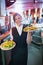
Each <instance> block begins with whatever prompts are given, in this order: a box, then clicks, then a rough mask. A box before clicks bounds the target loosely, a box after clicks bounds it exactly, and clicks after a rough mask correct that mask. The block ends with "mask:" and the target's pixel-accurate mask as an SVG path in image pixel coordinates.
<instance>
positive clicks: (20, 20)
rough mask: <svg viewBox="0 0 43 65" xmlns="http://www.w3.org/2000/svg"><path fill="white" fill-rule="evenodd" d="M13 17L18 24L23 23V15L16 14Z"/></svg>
mask: <svg viewBox="0 0 43 65" xmlns="http://www.w3.org/2000/svg"><path fill="white" fill-rule="evenodd" d="M13 19H14V22H15V23H16V24H17V25H18V26H20V25H21V22H22V17H21V15H19V14H16V15H15V16H14V17H13Z"/></svg>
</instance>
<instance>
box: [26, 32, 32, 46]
mask: <svg viewBox="0 0 43 65" xmlns="http://www.w3.org/2000/svg"><path fill="white" fill-rule="evenodd" d="M31 41H32V36H31V31H28V33H27V39H26V42H27V44H28V45H29V44H30V43H31Z"/></svg>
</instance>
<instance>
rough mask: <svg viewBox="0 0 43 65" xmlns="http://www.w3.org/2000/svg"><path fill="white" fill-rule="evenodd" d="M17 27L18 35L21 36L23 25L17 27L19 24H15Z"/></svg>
mask: <svg viewBox="0 0 43 65" xmlns="http://www.w3.org/2000/svg"><path fill="white" fill-rule="evenodd" d="M15 27H16V28H17V31H18V34H19V35H20V36H21V34H22V29H23V25H20V26H17V24H16V23H15Z"/></svg>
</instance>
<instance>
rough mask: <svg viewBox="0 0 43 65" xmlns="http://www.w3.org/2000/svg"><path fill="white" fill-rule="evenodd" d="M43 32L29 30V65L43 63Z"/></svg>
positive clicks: (41, 64)
mask: <svg viewBox="0 0 43 65" xmlns="http://www.w3.org/2000/svg"><path fill="white" fill-rule="evenodd" d="M42 41H43V32H42V31H41V30H36V31H34V32H32V31H29V32H28V35H27V43H28V61H27V65H43V60H42V59H43V42H42Z"/></svg>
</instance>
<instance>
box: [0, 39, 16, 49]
mask: <svg viewBox="0 0 43 65" xmlns="http://www.w3.org/2000/svg"><path fill="white" fill-rule="evenodd" d="M15 45H16V43H15V42H14V41H8V40H7V41H5V42H3V43H2V44H1V46H0V48H1V50H11V49H13V48H14V47H15Z"/></svg>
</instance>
